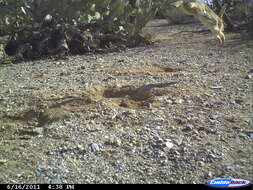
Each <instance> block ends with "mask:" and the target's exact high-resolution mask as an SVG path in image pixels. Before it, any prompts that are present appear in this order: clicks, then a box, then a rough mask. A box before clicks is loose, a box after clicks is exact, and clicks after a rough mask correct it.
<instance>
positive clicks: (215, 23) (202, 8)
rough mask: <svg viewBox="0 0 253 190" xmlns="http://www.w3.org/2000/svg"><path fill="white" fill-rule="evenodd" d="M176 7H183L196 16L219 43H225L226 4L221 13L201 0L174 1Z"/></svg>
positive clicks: (186, 11)
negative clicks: (217, 12) (224, 20)
mask: <svg viewBox="0 0 253 190" xmlns="http://www.w3.org/2000/svg"><path fill="white" fill-rule="evenodd" d="M173 5H174V6H175V7H179V8H182V9H183V10H184V12H185V13H187V14H189V15H193V16H195V17H196V18H197V19H198V20H200V21H201V22H202V23H203V24H204V25H205V26H206V27H208V28H209V30H211V32H212V33H213V34H214V35H215V36H216V38H217V39H218V40H219V44H220V45H223V44H224V42H225V34H224V33H223V32H224V23H223V20H222V16H223V14H224V13H225V9H226V5H225V6H223V7H222V9H221V11H220V13H219V15H217V14H216V13H215V12H213V10H212V9H211V8H209V7H208V6H207V5H206V4H205V3H203V2H200V1H190V2H184V1H182V0H180V1H177V2H175V3H173Z"/></svg>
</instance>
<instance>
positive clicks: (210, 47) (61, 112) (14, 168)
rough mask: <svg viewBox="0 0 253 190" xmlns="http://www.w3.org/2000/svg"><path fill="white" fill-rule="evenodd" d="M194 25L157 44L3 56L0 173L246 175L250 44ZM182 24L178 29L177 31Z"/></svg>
mask: <svg viewBox="0 0 253 190" xmlns="http://www.w3.org/2000/svg"><path fill="white" fill-rule="evenodd" d="M202 29H203V27H202V26H201V25H198V24H188V25H177V26H168V25H165V24H164V22H163V21H161V20H159V21H158V20H156V21H153V22H151V23H150V24H149V26H147V27H146V29H145V31H147V32H153V33H155V34H156V40H157V43H156V44H155V45H153V46H149V47H137V48H133V49H128V50H126V51H122V52H115V53H109V54H98V55H93V54H88V55H82V56H69V57H67V58H65V59H63V60H50V59H48V60H37V61H31V62H23V63H19V64H2V65H0V183H205V182H206V181H207V180H208V179H213V178H218V177H233V178H241V179H248V180H251V181H252V180H253V168H252V161H253V158H252V155H253V147H252V141H253V129H252V124H253V122H252V117H253V115H252V107H253V105H252V102H253V97H252V94H253V89H252V84H253V42H252V41H241V40H240V35H239V34H237V33H227V34H226V37H227V41H226V44H225V45H224V46H223V47H220V46H216V45H215V43H216V41H215V39H214V37H213V36H212V35H211V34H210V33H209V32H202V33H195V32H182V31H199V30H202ZM180 31H181V32H180Z"/></svg>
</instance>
